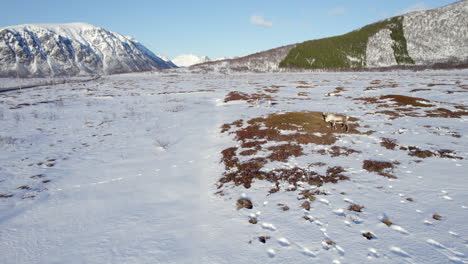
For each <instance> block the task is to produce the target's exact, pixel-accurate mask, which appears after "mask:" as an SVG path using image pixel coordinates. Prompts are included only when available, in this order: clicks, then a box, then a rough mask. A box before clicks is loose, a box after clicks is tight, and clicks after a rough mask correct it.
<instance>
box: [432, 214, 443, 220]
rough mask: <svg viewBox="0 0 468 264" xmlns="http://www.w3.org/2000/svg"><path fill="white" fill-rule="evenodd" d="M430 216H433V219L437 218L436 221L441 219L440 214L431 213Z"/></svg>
mask: <svg viewBox="0 0 468 264" xmlns="http://www.w3.org/2000/svg"><path fill="white" fill-rule="evenodd" d="M432 218H434V219H435V220H437V221H440V220H442V216H441V215H440V214H433V215H432Z"/></svg>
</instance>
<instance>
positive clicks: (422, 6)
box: [398, 2, 429, 15]
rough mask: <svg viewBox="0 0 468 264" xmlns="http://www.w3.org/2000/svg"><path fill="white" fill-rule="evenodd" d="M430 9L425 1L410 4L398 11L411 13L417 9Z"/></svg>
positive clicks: (400, 13) (399, 13)
mask: <svg viewBox="0 0 468 264" xmlns="http://www.w3.org/2000/svg"><path fill="white" fill-rule="evenodd" d="M426 9H429V6H427V5H426V4H425V3H424V2H419V3H416V4H414V5H411V6H408V7H407V8H405V9H403V10H400V11H399V12H398V15H402V14H406V13H411V12H415V11H421V10H426Z"/></svg>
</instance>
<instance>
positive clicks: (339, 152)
mask: <svg viewBox="0 0 468 264" xmlns="http://www.w3.org/2000/svg"><path fill="white" fill-rule="evenodd" d="M317 152H318V153H319V154H321V155H326V154H329V155H330V156H331V157H338V156H349V155H351V154H353V153H361V151H359V150H355V149H351V148H347V147H340V146H333V147H331V149H329V150H325V149H321V150H318V151H317Z"/></svg>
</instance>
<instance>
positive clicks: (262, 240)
mask: <svg viewBox="0 0 468 264" xmlns="http://www.w3.org/2000/svg"><path fill="white" fill-rule="evenodd" d="M268 239H270V237H269V236H259V237H258V241H260V242H262V243H263V244H265V243H266V242H267V240H268Z"/></svg>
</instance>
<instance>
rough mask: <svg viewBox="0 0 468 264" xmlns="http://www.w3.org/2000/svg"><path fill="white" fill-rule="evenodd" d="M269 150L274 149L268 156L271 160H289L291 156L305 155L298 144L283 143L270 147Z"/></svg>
mask: <svg viewBox="0 0 468 264" xmlns="http://www.w3.org/2000/svg"><path fill="white" fill-rule="evenodd" d="M268 150H270V151H272V152H273V153H271V154H270V155H269V156H268V157H267V158H268V159H269V160H271V161H283V162H285V161H288V159H289V157H292V156H293V157H299V156H302V155H304V152H302V150H303V149H302V147H301V146H300V145H297V144H289V143H288V144H283V145H278V146H273V147H269V148H268Z"/></svg>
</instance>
